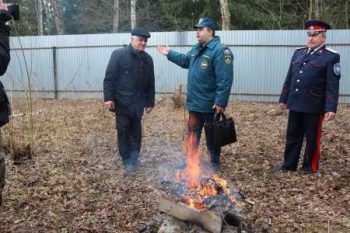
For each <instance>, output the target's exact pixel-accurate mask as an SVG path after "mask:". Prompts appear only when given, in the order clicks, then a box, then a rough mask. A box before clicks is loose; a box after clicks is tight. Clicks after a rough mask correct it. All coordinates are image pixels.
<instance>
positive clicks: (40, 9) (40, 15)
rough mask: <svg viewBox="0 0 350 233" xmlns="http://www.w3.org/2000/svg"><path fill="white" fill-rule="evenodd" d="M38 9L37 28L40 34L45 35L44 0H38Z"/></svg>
mask: <svg viewBox="0 0 350 233" xmlns="http://www.w3.org/2000/svg"><path fill="white" fill-rule="evenodd" d="M36 2H37V7H38V8H37V9H38V11H37V12H36V18H37V30H38V35H43V34H44V26H43V1H42V0H37V1H36Z"/></svg>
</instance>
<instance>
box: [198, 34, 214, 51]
mask: <svg viewBox="0 0 350 233" xmlns="http://www.w3.org/2000/svg"><path fill="white" fill-rule="evenodd" d="M218 43H220V37H218V36H214V38H213V39H211V40H210V41H209V42H208V43H207V44H206V45H205V46H204V47H207V48H209V49H210V50H212V49H213V48H214V47H215V46H216V45H217V44H218ZM201 47H202V44H201V43H198V44H197V48H198V49H200V48H201Z"/></svg>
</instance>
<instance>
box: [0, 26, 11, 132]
mask: <svg viewBox="0 0 350 233" xmlns="http://www.w3.org/2000/svg"><path fill="white" fill-rule="evenodd" d="M9 35H10V28H9V27H8V26H6V25H5V24H4V22H0V75H3V74H4V73H5V72H6V69H7V66H8V64H9V62H10V45H9ZM10 112H11V111H10V103H9V101H8V98H7V95H6V92H5V90H4V86H3V85H2V83H1V82H0V127H1V126H3V125H5V124H6V123H8V122H9V116H10Z"/></svg>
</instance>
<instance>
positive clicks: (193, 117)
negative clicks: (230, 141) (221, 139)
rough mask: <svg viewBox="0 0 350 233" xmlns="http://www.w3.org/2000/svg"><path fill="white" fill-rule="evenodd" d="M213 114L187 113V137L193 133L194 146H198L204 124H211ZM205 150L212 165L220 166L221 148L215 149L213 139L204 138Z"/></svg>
mask: <svg viewBox="0 0 350 233" xmlns="http://www.w3.org/2000/svg"><path fill="white" fill-rule="evenodd" d="M213 119H214V113H202V112H192V111H190V112H189V118H188V133H189V136H190V135H191V134H192V133H194V134H195V138H196V142H195V143H196V146H197V147H198V146H199V142H200V137H201V134H202V130H203V126H204V123H207V122H208V123H210V122H213ZM206 143H207V149H208V151H209V154H210V160H211V163H212V165H214V166H218V165H219V164H220V152H221V147H215V146H214V142H213V138H212V137H206Z"/></svg>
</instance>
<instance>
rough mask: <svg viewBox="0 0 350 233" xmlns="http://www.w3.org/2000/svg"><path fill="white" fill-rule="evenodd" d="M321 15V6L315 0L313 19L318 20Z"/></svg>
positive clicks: (317, 0)
mask: <svg viewBox="0 0 350 233" xmlns="http://www.w3.org/2000/svg"><path fill="white" fill-rule="evenodd" d="M320 15H321V4H320V2H319V0H315V19H320Z"/></svg>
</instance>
